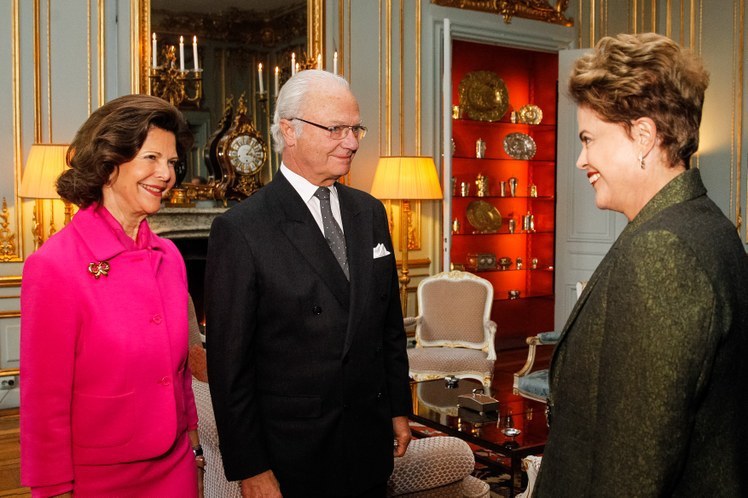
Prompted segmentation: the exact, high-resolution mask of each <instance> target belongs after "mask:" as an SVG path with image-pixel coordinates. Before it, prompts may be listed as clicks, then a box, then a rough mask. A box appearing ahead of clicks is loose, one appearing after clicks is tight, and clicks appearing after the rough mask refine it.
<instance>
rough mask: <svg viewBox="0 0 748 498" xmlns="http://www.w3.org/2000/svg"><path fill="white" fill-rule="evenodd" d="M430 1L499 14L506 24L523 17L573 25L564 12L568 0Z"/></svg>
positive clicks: (572, 20) (572, 21) (446, 5)
mask: <svg viewBox="0 0 748 498" xmlns="http://www.w3.org/2000/svg"><path fill="white" fill-rule="evenodd" d="M431 3H433V4H435V5H442V6H444V7H456V8H458V9H468V10H478V11H481V12H491V13H494V14H499V15H501V16H503V17H504V22H505V23H507V24H509V23H511V22H512V17H523V18H525V19H534V20H536V21H543V22H549V23H552V24H560V25H562V26H573V25H574V19H572V18H569V17H566V15H565V14H564V12H566V9H567V7H568V6H569V0H556V2H555V5H551V2H550V1H549V0H431Z"/></svg>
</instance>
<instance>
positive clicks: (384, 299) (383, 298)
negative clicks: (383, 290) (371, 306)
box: [379, 294, 387, 302]
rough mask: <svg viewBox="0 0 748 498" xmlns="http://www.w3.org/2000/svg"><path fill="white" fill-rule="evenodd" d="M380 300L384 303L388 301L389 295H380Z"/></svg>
mask: <svg viewBox="0 0 748 498" xmlns="http://www.w3.org/2000/svg"><path fill="white" fill-rule="evenodd" d="M379 300H380V301H382V302H384V301H387V294H380V295H379Z"/></svg>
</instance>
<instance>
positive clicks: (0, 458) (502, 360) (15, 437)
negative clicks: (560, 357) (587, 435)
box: [0, 348, 551, 497]
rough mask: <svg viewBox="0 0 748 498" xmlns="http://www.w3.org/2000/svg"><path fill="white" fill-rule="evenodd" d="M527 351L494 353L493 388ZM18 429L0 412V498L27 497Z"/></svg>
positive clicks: (12, 415)
mask: <svg viewBox="0 0 748 498" xmlns="http://www.w3.org/2000/svg"><path fill="white" fill-rule="evenodd" d="M550 353H551V348H541V351H539V352H538V359H537V360H536V365H537V368H546V367H547V366H548V361H549V358H550ZM526 357H527V350H526V349H512V350H506V351H499V352H498V353H497V361H496V366H495V368H494V380H493V387H494V389H500V390H502V391H503V390H505V389H508V390H511V387H512V379H513V377H512V376H513V374H514V372H516V371H517V370H519V369H520V368H522V365H523V364H524V363H525V359H526ZM19 462H20V430H19V428H18V410H17V409H9V410H0V497H28V496H31V493H30V492H29V490H28V488H24V487H22V486H21V482H20V472H19V470H20V463H19Z"/></svg>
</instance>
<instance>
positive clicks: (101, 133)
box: [57, 94, 193, 208]
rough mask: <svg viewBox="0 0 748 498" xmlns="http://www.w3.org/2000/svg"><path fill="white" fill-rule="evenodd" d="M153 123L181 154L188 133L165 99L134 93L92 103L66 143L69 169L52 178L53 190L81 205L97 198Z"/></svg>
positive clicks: (186, 146) (186, 145) (185, 149)
mask: <svg viewBox="0 0 748 498" xmlns="http://www.w3.org/2000/svg"><path fill="white" fill-rule="evenodd" d="M153 127H156V128H160V129H162V130H165V131H169V132H172V133H174V136H175V137H176V142H177V154H178V155H179V158H180V160H184V159H185V157H186V154H187V152H188V151H189V149H190V148H191V147H192V141H193V138H192V133H190V131H189V127H188V126H187V122H186V121H185V119H184V117H183V116H182V113H181V112H179V110H178V109H177V108H176V107H174V106H173V105H171V104H170V103H168V102H166V101H165V100H162V99H159V98H157V97H152V96H150V95H138V94H136V95H125V96H123V97H119V98H116V99H114V100H112V101H110V102H108V103H106V104H104V105H103V106H101V107H100V108H98V109H97V110H96V111H94V112H93V113H92V114H91V116H90V117H89V118H88V119H87V120H86V122H85V123H83V126H81V127H80V129H79V130H78V132H77V133H76V134H75V138H74V139H73V142H72V143H71V144H70V148H69V149H68V152H67V163H68V165H69V166H70V169H67V170H65V172H64V173H62V175H60V177H59V178H58V179H57V193H58V194H60V197H62V198H63V199H65V200H67V201H69V202H72V203H73V204H76V205H77V206H79V207H81V208H85V207H87V206H89V205H90V204H92V203H94V202H101V196H102V188H103V187H104V185H106V184H107V182H109V178H110V177H111V175H112V173H113V172H114V171H115V170H116V169H117V168H119V166H120V165H121V164H124V163H126V162H128V161H130V160H132V159H133V158H134V157H135V155H136V154H137V152H138V151H139V150H140V149H141V147H142V146H143V143H144V142H145V139H146V137H147V136H148V132H149V130H150V129H151V128H153Z"/></svg>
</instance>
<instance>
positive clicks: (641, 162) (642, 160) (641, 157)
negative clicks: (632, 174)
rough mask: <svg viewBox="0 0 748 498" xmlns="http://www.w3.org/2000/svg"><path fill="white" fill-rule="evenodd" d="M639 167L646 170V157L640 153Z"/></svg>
mask: <svg viewBox="0 0 748 498" xmlns="http://www.w3.org/2000/svg"><path fill="white" fill-rule="evenodd" d="M639 166H640V167H641V169H644V155H643V154H642V153H641V152H639Z"/></svg>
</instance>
